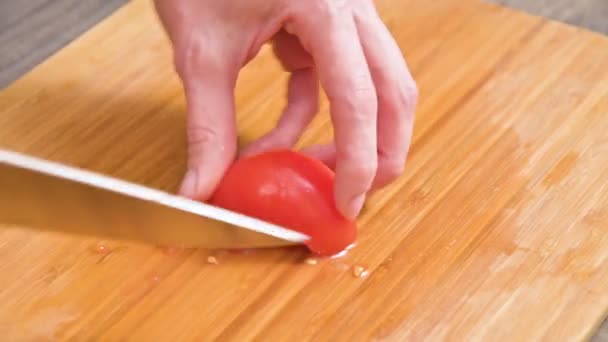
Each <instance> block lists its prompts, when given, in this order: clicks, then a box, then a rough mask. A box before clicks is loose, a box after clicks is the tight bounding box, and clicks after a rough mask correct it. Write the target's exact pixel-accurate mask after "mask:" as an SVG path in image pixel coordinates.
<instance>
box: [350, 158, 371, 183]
mask: <svg viewBox="0 0 608 342" xmlns="http://www.w3.org/2000/svg"><path fill="white" fill-rule="evenodd" d="M377 169H378V162H377V160H376V159H375V158H373V159H371V160H365V161H363V160H357V159H355V160H353V161H351V162H347V163H346V165H345V170H344V171H345V172H344V173H345V174H346V175H347V177H349V178H350V179H353V180H355V181H357V182H358V183H359V184H361V185H362V186H365V187H368V186H369V185H370V184H371V182H372V181H373V179H374V177H375V176H376V171H377Z"/></svg>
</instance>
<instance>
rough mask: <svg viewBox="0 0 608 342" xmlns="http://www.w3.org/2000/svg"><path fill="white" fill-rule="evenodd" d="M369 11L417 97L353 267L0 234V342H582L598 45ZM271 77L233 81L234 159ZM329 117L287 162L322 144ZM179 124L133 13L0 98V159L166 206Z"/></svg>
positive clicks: (464, 14) (156, 50)
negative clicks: (5, 151) (394, 168)
mask: <svg viewBox="0 0 608 342" xmlns="http://www.w3.org/2000/svg"><path fill="white" fill-rule="evenodd" d="M377 5H378V7H379V9H380V11H381V13H382V15H383V18H384V19H385V21H386V23H387V25H388V26H389V28H390V29H391V31H392V32H393V34H394V35H395V37H396V38H397V40H398V41H399V44H400V45H401V47H402V49H403V51H404V54H405V56H406V57H407V60H408V63H409V65H410V67H411V69H412V72H413V74H414V76H415V78H416V80H417V82H418V85H419V87H420V92H421V99H420V105H419V108H418V112H417V117H416V126H415V132H414V142H413V146H412V151H411V153H410V156H409V159H408V163H407V166H406V173H405V174H404V175H403V176H402V177H401V178H400V179H399V180H398V181H397V182H396V183H394V184H393V185H392V186H391V187H388V188H386V189H384V190H383V191H381V192H379V193H377V194H375V195H374V196H372V197H371V198H370V199H369V201H368V203H367V206H366V209H365V212H364V214H363V215H362V216H361V218H360V220H359V227H360V230H359V239H358V242H357V246H356V247H355V248H354V249H353V250H351V251H350V252H349V253H348V254H347V255H346V256H344V257H342V258H339V259H333V260H319V261H318V263H317V264H309V263H307V262H305V261H306V258H307V257H308V255H307V254H306V251H305V250H303V249H297V248H296V249H278V250H265V251H246V252H231V251H208V250H178V249H170V248H162V247H157V246H149V245H139V244H132V243H125V242H122V241H100V240H99V239H90V238H81V237H72V236H63V235H56V234H48V233H37V232H33V231H31V230H28V229H23V227H7V226H1V229H0V258H1V259H2V263H1V264H0V283H1V284H2V286H1V287H0V302H1V303H3V305H2V306H1V308H0V335H1V336H3V340H13V341H21V340H54V339H58V340H70V339H71V340H78V341H82V340H95V339H96V340H106V341H115V340H123V339H129V338H130V339H131V340H138V341H139V340H141V341H155V340H163V341H164V340H211V339H217V340H222V341H225V340H233V341H243V340H260V341H274V340H277V341H292V340H315V341H335V340H344V341H346V340H348V341H350V340H372V339H374V340H376V339H378V340H399V341H403V340H422V339H429V340H467V341H468V340H480V341H487V340H508V341H511V340H517V341H519V340H536V339H544V340H549V341H555V340H565V339H569V340H572V339H574V340H580V339H585V338H587V337H589V336H590V334H591V333H592V332H593V331H594V329H595V328H596V327H597V325H598V324H599V323H601V320H602V319H603V318H604V314H605V313H606V310H607V308H608V285H606V284H608V263H607V259H608V167H607V166H608V133H607V132H608V39H606V38H605V37H602V36H600V35H597V34H593V33H591V32H588V31H585V30H581V29H577V28H573V27H569V26H565V25H563V24H558V23H555V22H552V21H546V20H544V19H541V18H536V17H532V16H527V15H524V14H522V13H518V12H514V11H511V10H508V9H505V8H502V7H498V6H495V5H491V4H488V3H484V2H478V1H474V0H467V1H462V0H440V1H433V2H422V1H414V0H406V1H390V0H380V1H377ZM286 76H287V75H286V74H285V73H284V72H283V71H282V70H281V69H280V67H279V65H278V63H277V62H276V60H275V59H274V58H273V56H272V54H271V51H270V49H269V48H268V47H265V48H264V49H263V50H262V52H261V54H260V56H259V57H258V58H257V59H255V60H254V61H253V62H252V63H251V64H250V65H248V66H247V67H246V69H245V70H243V72H242V74H241V77H240V79H239V84H238V89H237V109H238V122H239V129H240V134H241V140H242V142H243V143H246V142H248V141H251V140H252V139H255V138H256V137H259V136H261V135H262V134H263V133H264V132H266V131H267V130H268V129H270V128H272V126H273V124H274V123H275V122H276V119H277V117H278V114H279V112H280V110H281V108H282V106H283V105H284V103H285V101H284V97H283V96H282V94H283V93H284V89H285V87H284V86H285V81H286ZM327 111H328V106H327V102H323V104H322V106H321V113H320V115H319V116H318V117H317V118H316V119H315V121H314V122H313V124H312V127H311V128H310V129H309V130H308V131H307V132H306V134H305V135H304V136H303V138H302V140H301V141H300V143H299V146H304V145H308V144H311V143H318V142H324V141H328V140H329V139H331V126H330V124H329V120H328V113H327ZM184 112H185V104H184V98H183V94H182V89H181V86H180V84H179V82H178V80H177V78H176V76H175V74H174V71H173V67H172V63H171V52H170V50H169V45H168V41H167V40H166V37H165V35H164V33H163V32H162V29H161V27H160V26H159V24H158V22H157V20H156V17H155V14H154V12H153V9H152V7H151V3H150V2H149V1H143V0H136V1H132V2H130V3H129V4H128V5H126V6H125V7H123V8H122V9H121V10H119V11H118V12H117V13H116V14H114V15H112V16H111V17H109V18H108V19H107V20H105V21H104V22H102V23H101V24H100V25H97V26H96V27H94V28H93V29H92V30H90V31H89V32H87V33H86V34H85V35H83V36H82V37H81V38H79V39H77V40H76V41H74V42H73V43H72V44H70V45H69V46H67V47H66V48H64V49H63V50H61V51H60V52H59V53H58V54H56V55H54V56H52V57H51V58H49V59H48V60H47V61H45V62H44V63H43V64H41V65H40V66H39V67H37V68H35V69H34V70H33V71H32V72H30V73H28V74H26V75H25V76H24V77H22V78H21V79H19V80H18V81H16V82H15V83H14V84H13V85H11V86H10V87H8V88H7V89H6V90H4V91H3V92H2V93H0V147H2V148H9V149H14V150H16V151H20V152H27V153H30V154H32V155H35V156H40V157H44V158H48V159H51V160H55V161H60V162H64V163H67V164H70V165H75V166H79V167H83V168H86V169H90V170H95V171H99V172H103V173H105V174H108V175H112V176H116V177H120V178H123V179H126V180H129V181H134V182H138V183H141V184H145V185H148V186H152V187H155V188H158V189H162V190H167V191H172V192H174V191H176V189H177V186H178V183H179V181H180V179H181V176H182V174H183V172H184V167H185V146H186V145H185V134H184V123H185V117H184ZM168 229H170V227H168ZM210 257H211V258H210ZM357 266H361V267H362V268H363V269H365V270H367V271H368V273H367V274H365V275H364V276H362V277H356V276H354V275H353V273H357V271H360V269H358V267H357Z"/></svg>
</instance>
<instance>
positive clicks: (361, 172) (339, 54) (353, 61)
mask: <svg viewBox="0 0 608 342" xmlns="http://www.w3.org/2000/svg"><path fill="white" fill-rule="evenodd" d="M311 3H317V2H316V1H315V2H311ZM328 6H330V7H331V6H337V5H328ZM316 10H318V9H316ZM339 12H340V11H336V10H335V9H334V10H328V11H326V12H320V15H319V16H316V17H314V18H312V17H310V16H307V15H304V16H300V17H298V18H296V19H294V22H293V29H294V30H295V32H297V33H298V36H299V37H300V39H301V40H302V41H303V43H304V47H306V48H307V49H308V51H309V52H310V53H311V55H312V57H313V59H314V61H315V65H316V67H317V71H318V74H319V79H320V81H321V84H322V85H323V87H324V89H325V91H326V93H327V96H328V99H329V102H330V111H331V117H332V122H333V125H334V140H335V143H336V184H335V190H336V205H337V207H338V209H339V210H340V212H342V214H343V215H344V216H346V217H347V218H350V219H354V218H355V217H356V216H357V215H358V213H359V211H360V210H361V207H362V206H363V202H364V201H365V194H366V192H367V191H368V190H369V189H370V187H371V184H372V181H373V179H374V177H375V174H376V167H377V155H376V113H377V100H376V91H375V88H374V84H373V82H372V78H371V75H370V72H369V69H368V66H367V62H366V60H365V56H364V54H363V50H362V48H361V44H360V42H359V37H358V35H357V30H356V27H355V23H354V20H353V18H352V16H351V15H344V13H343V12H342V13H339Z"/></svg>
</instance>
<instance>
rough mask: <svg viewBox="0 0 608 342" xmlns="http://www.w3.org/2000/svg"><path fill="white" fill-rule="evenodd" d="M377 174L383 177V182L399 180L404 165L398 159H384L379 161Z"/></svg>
mask: <svg viewBox="0 0 608 342" xmlns="http://www.w3.org/2000/svg"><path fill="white" fill-rule="evenodd" d="M379 169H380V170H379V171H378V173H381V174H382V175H383V178H384V180H385V181H392V180H394V179H397V178H399V177H400V176H401V175H402V174H403V172H404V171H405V163H404V162H402V161H401V159H400V158H398V159H397V158H395V159H384V160H382V161H381V163H380V166H379Z"/></svg>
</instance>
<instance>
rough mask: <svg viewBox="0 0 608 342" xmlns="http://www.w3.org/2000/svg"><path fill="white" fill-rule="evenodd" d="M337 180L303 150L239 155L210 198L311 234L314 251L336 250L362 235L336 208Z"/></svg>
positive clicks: (220, 205) (333, 251)
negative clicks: (241, 157) (334, 192)
mask: <svg viewBox="0 0 608 342" xmlns="http://www.w3.org/2000/svg"><path fill="white" fill-rule="evenodd" d="M333 180H334V172H333V171H332V170H331V169H330V168H328V167H327V166H326V165H325V164H323V163H322V162H321V161H318V160H316V159H313V158H311V157H308V156H306V155H304V154H302V153H299V152H295V151H291V150H276V151H270V152H264V153H260V154H257V155H253V156H249V157H245V158H243V159H239V160H237V161H236V162H235V163H234V164H233V165H232V166H231V167H230V168H229V170H228V171H227V172H226V174H225V175H224V178H223V179H222V181H221V182H220V184H219V186H218V188H217V189H216V191H215V193H214V194H213V196H212V198H211V199H210V203H211V204H213V205H216V206H218V207H222V208H225V209H229V210H233V211H236V212H240V213H242V214H245V215H249V216H252V217H256V218H258V219H261V220H265V221H268V222H271V223H274V224H276V225H280V226H283V227H285V228H289V229H292V230H295V231H298V232H301V233H303V234H306V235H308V236H310V239H309V240H308V241H307V242H306V245H307V247H308V248H309V249H310V250H311V251H313V252H315V253H317V254H320V255H333V254H337V253H339V252H341V251H343V250H344V249H346V248H347V247H348V246H349V245H351V244H353V243H354V241H355V239H356V236H357V227H356V224H355V222H354V221H350V220H347V219H346V218H344V216H342V215H341V214H340V213H339V211H338V210H337V209H336V205H335V201H334V194H333Z"/></svg>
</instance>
